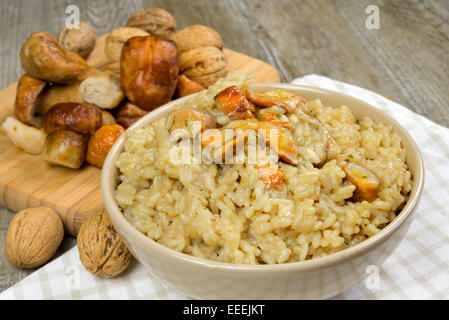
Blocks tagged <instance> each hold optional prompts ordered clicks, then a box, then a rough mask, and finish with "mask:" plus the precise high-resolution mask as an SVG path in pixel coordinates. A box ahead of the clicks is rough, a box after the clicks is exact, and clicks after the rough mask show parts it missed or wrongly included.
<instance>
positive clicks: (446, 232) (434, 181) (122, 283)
mask: <svg viewBox="0 0 449 320" xmlns="http://www.w3.org/2000/svg"><path fill="white" fill-rule="evenodd" d="M293 83H296V84H305V85H312V86H316V87H321V88H327V89H330V90H334V91H340V92H343V93H346V94H349V95H351V96H354V97H356V98H358V99H360V100H364V101H366V102H368V103H370V104H372V105H374V106H377V107H378V108H380V109H381V110H383V111H385V112H387V113H388V114H389V115H391V116H392V117H393V118H395V119H396V120H397V121H399V123H401V125H402V126H404V127H405V128H406V129H407V130H408V132H409V133H410V134H411V135H412V137H413V139H415V141H416V142H417V144H418V146H419V147H420V149H421V152H422V153H423V157H424V163H425V168H426V183H425V187H424V192H423V195H422V199H421V202H420V206H419V208H418V212H417V214H416V215H415V218H414V221H413V222H412V225H411V226H410V229H409V231H408V234H407V236H406V238H405V239H404V240H403V241H402V242H401V244H400V245H399V247H398V248H397V249H396V250H395V251H394V252H392V253H391V255H390V257H389V258H388V259H387V260H386V261H385V263H384V264H383V265H381V266H373V268H372V269H367V274H366V279H365V280H364V281H362V282H360V283H359V284H357V285H355V286H354V287H352V288H350V289H349V290H347V291H346V292H344V293H343V294H341V295H339V296H337V297H335V298H336V299H449V179H448V178H449V161H448V160H449V129H447V128H444V127H442V126H440V125H438V124H435V123H434V122H432V121H430V120H428V119H426V118H424V117H422V116H420V115H417V114H416V113H414V112H412V111H410V110H409V109H407V108H405V107H403V106H401V105H398V104H397V103H394V102H392V101H390V100H388V99H386V98H384V97H382V96H380V95H378V94H375V93H373V92H371V91H368V90H365V89H361V88H359V87H356V86H353V85H349V84H346V83H342V82H339V81H335V80H331V79H329V78H326V77H322V76H317V75H309V76H306V77H303V78H299V79H295V80H294V81H293ZM386 254H390V253H386ZM185 298H187V297H186V296H184V295H183V294H181V293H179V292H177V291H176V289H175V288H173V287H172V286H170V285H168V284H166V283H164V282H163V281H161V280H159V279H156V278H155V277H154V276H153V275H151V274H150V273H149V272H148V271H146V270H145V268H144V267H143V265H142V264H140V263H138V262H135V263H134V264H133V265H132V266H131V267H130V268H128V270H127V271H126V272H125V273H124V274H122V275H120V276H118V277H116V278H113V279H103V278H100V277H96V276H93V275H91V274H89V273H88V272H87V271H86V270H85V269H84V267H83V266H82V265H81V262H80V260H79V256H78V250H77V248H76V247H75V248H72V249H71V250H70V251H68V252H67V253H65V254H64V255H62V256H61V257H59V258H57V259H55V260H53V261H52V262H50V263H48V264H47V265H45V266H44V267H42V268H40V269H39V270H37V271H36V272H34V273H33V274H31V275H30V276H28V277H27V278H25V279H24V280H22V281H21V282H19V283H17V284H16V285H14V286H13V287H11V288H9V289H7V290H5V291H4V292H3V293H1V294H0V299H185Z"/></svg>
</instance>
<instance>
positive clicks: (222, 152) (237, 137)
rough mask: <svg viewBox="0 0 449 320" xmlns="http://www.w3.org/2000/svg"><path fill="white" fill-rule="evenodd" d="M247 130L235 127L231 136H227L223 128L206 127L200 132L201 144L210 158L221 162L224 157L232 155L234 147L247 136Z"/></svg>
mask: <svg viewBox="0 0 449 320" xmlns="http://www.w3.org/2000/svg"><path fill="white" fill-rule="evenodd" d="M248 134H249V132H248V130H245V131H243V130H239V129H237V130H236V131H235V132H234V134H233V135H232V136H231V137H227V136H226V134H225V131H224V129H223V128H219V129H216V128H214V129H207V130H205V131H204V132H203V133H202V134H201V144H202V146H203V147H207V149H205V151H206V153H209V156H210V160H212V161H213V162H215V163H221V161H222V160H223V158H224V157H226V156H228V155H232V154H233V151H234V147H235V146H237V145H239V144H241V143H243V142H244V141H245V139H246V137H248ZM225 160H226V159H225Z"/></svg>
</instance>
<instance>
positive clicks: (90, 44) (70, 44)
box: [59, 21, 97, 59]
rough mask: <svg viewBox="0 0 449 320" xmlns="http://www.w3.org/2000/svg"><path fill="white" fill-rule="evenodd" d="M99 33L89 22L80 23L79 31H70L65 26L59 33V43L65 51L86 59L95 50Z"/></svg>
mask: <svg viewBox="0 0 449 320" xmlns="http://www.w3.org/2000/svg"><path fill="white" fill-rule="evenodd" d="M96 42H97V33H96V32H95V30H94V29H93V28H92V27H91V25H90V24H89V23H88V22H85V21H80V28H79V29H69V28H67V26H65V27H64V28H63V29H62V30H61V32H60V33H59V43H60V44H61V47H62V48H63V49H65V50H71V51H74V52H76V53H77V54H79V55H80V56H81V57H82V58H84V59H86V58H87V57H88V56H89V54H90V53H91V52H92V50H94V48H95V44H96Z"/></svg>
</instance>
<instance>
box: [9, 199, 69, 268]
mask: <svg viewBox="0 0 449 320" xmlns="http://www.w3.org/2000/svg"><path fill="white" fill-rule="evenodd" d="M63 237H64V227H63V225H62V221H61V218H60V217H59V216H58V214H57V213H56V212H55V211H54V210H53V209H51V208H45V207H38V208H30V209H25V210H22V211H19V212H18V213H16V215H15V216H14V218H13V219H12V220H11V223H10V224H9V227H8V233H7V234H6V239H5V256H6V259H7V260H8V262H9V263H11V264H12V265H13V266H15V267H18V268H26V269H28V268H35V267H39V266H41V265H43V264H44V263H46V262H47V261H48V260H49V259H50V258H51V257H53V255H54V254H55V253H56V250H57V249H58V247H59V245H60V244H61V241H62V239H63Z"/></svg>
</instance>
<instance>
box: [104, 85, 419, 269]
mask: <svg viewBox="0 0 449 320" xmlns="http://www.w3.org/2000/svg"><path fill="white" fill-rule="evenodd" d="M251 88H254V89H255V90H264V89H265V90H267V89H284V90H305V91H315V92H317V93H322V94H326V95H337V96H340V97H341V98H344V99H348V100H352V101H351V102H352V103H357V104H361V105H363V106H364V107H367V108H369V109H372V111H374V113H379V114H380V116H381V117H384V118H386V119H387V122H388V123H389V124H391V125H392V127H393V130H394V131H395V132H396V133H399V134H400V136H401V139H404V138H405V139H407V140H408V143H409V149H410V150H408V149H407V154H412V153H413V154H415V156H416V158H417V160H418V161H417V162H418V163H417V170H416V172H415V175H414V176H413V179H414V182H413V187H412V190H411V191H410V196H409V198H408V200H407V202H406V204H405V206H404V208H403V209H402V210H401V212H400V213H399V214H398V215H397V217H396V218H395V219H394V220H393V221H392V222H390V223H389V224H388V225H387V226H386V227H385V228H383V229H382V230H381V231H380V232H379V233H378V234H376V235H374V236H371V237H370V238H368V239H366V240H364V241H363V242H361V243H358V244H356V245H354V246H352V247H349V248H346V249H343V250H341V251H338V252H335V253H332V254H329V255H327V256H324V257H319V258H314V259H310V260H305V261H299V262H289V263H282V264H263V265H251V264H233V263H227V262H219V261H213V260H207V259H204V258H199V257H195V256H192V255H188V254H186V253H181V252H178V251H176V250H173V249H171V248H168V247H165V246H164V245H162V244H160V243H158V242H156V241H154V240H152V239H150V238H148V237H147V236H145V235H144V234H143V233H141V232H140V231H139V230H137V228H135V227H134V226H133V225H132V224H131V223H130V222H128V220H126V218H125V217H124V216H123V213H122V211H121V210H120V208H119V206H118V205H117V203H116V201H115V199H114V196H113V194H114V190H115V186H116V184H115V182H116V181H115V180H114V175H115V174H114V173H115V172H116V171H114V170H117V168H116V167H115V164H114V163H113V160H114V159H115V158H117V157H118V154H119V153H120V152H121V148H122V145H123V143H124V135H122V136H121V137H120V138H119V139H118V140H117V141H116V143H115V144H114V146H113V147H112V148H111V150H110V152H109V154H108V156H107V157H106V160H105V162H104V166H103V169H102V172H101V191H102V196H103V202H104V206H105V209H106V211H107V212H108V214H109V217H110V219H111V221H112V223H113V224H114V226H115V227H116V228H117V230H118V231H119V233H123V234H126V235H127V237H126V238H129V237H132V239H133V240H134V241H137V242H139V243H140V244H141V246H143V247H145V249H146V250H148V251H149V252H151V251H152V252H154V253H157V254H160V255H165V256H167V257H171V258H172V259H174V260H178V261H179V262H183V263H188V264H191V265H195V266H196V267H197V268H200V269H203V270H221V271H232V272H236V271H237V272H241V273H252V272H255V271H257V272H258V273H261V272H265V273H279V272H282V273H286V272H287V273H288V272H305V271H310V270H319V269H325V268H329V267H332V266H335V265H338V264H342V263H344V262H346V261H348V260H352V259H354V258H355V257H358V256H361V255H363V254H365V253H366V252H368V251H370V250H372V249H373V248H374V247H376V246H378V245H380V244H382V243H383V242H384V241H386V240H387V239H388V238H390V237H391V236H392V235H393V234H394V233H395V232H396V230H398V229H399V228H400V227H401V226H402V225H403V224H404V222H405V221H406V220H407V219H409V218H410V216H411V215H412V213H413V212H414V210H415V209H416V207H417V204H418V202H419V200H420V197H421V194H422V191H423V187H424V175H425V172H424V162H423V158H422V154H421V152H420V150H419V148H418V146H417V144H416V142H415V141H414V140H413V138H412V137H411V136H410V135H409V133H408V132H407V130H406V129H405V128H404V127H402V126H401V125H400V124H399V123H398V122H397V121H396V120H395V119H393V118H392V117H391V116H389V115H388V114H387V113H385V112H384V111H382V110H380V109H378V108H376V107H374V106H372V105H371V104H369V103H368V102H365V101H362V100H359V99H357V98H355V97H353V96H351V95H348V94H345V93H341V92H337V91H333V90H329V89H324V88H320V87H315V86H307V85H298V84H284V83H270V84H268V83H267V84H265V83H263V84H252V85H251ZM195 95H196V94H192V95H189V96H186V97H183V98H180V99H177V100H173V101H171V102H169V103H167V104H165V105H163V106H161V107H159V108H157V109H155V110H153V111H152V112H150V113H148V114H147V115H145V116H144V117H142V118H141V119H139V120H138V121H137V122H136V123H134V124H133V125H132V126H131V127H129V128H128V129H127V130H132V129H134V128H138V127H141V126H143V125H145V124H146V123H148V122H150V121H151V120H148V119H154V118H156V119H157V118H158V117H160V116H163V115H164V114H165V113H166V112H168V111H167V110H169V109H171V108H172V107H174V106H175V105H179V104H180V103H183V102H185V101H186V100H188V99H190V98H192V97H194V96H195ZM119 151H120V152H119ZM136 258H137V259H138V257H136ZM138 260H139V259H138Z"/></svg>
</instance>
